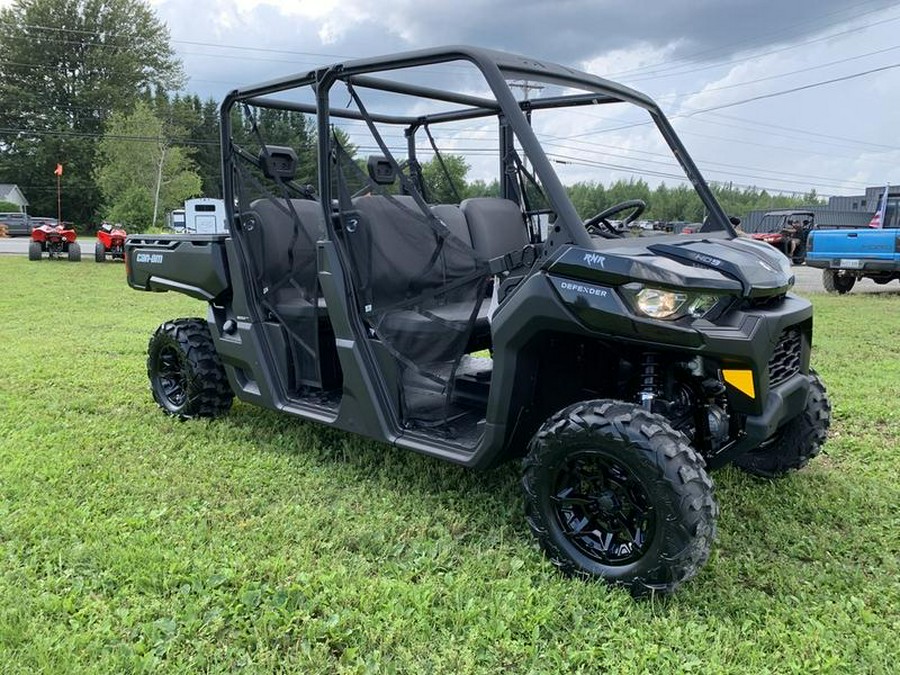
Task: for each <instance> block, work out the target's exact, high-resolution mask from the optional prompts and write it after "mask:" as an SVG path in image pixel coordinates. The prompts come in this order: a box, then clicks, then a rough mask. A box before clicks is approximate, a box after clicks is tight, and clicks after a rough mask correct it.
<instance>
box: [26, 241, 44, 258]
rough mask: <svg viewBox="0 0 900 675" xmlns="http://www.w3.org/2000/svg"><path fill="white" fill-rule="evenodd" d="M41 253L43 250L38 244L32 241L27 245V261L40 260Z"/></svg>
mask: <svg viewBox="0 0 900 675" xmlns="http://www.w3.org/2000/svg"><path fill="white" fill-rule="evenodd" d="M42 253H43V249H42V248H41V244H40V242H37V241H32V242H31V243H29V244H28V259H29V260H40V259H41V255H42Z"/></svg>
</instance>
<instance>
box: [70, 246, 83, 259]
mask: <svg viewBox="0 0 900 675" xmlns="http://www.w3.org/2000/svg"><path fill="white" fill-rule="evenodd" d="M68 253H69V262H81V246H80V245H78V244H75V243H72V244H69V251H68Z"/></svg>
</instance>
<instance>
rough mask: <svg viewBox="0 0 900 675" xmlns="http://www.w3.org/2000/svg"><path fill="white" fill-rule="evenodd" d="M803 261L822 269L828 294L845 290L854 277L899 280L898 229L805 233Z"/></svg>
mask: <svg viewBox="0 0 900 675" xmlns="http://www.w3.org/2000/svg"><path fill="white" fill-rule="evenodd" d="M806 264H807V265H809V266H810V267H818V268H820V269H821V270H822V285H823V286H825V290H826V291H828V292H829V293H839V294H841V295H843V294H844V293H849V292H850V290H851V289H852V288H853V285H854V284H855V283H856V280H857V279H872V280H873V281H874V282H875V283H876V284H887V283H890V282H891V281H893V280H895V279H900V230H897V229H884V230H881V229H868V228H865V229H857V230H832V231H823V230H817V231H815V232H812V233H811V234H810V235H809V239H808V242H807V249H806Z"/></svg>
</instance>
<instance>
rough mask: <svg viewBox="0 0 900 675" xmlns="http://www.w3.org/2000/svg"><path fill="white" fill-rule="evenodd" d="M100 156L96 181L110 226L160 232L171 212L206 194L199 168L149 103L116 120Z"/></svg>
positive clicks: (117, 116)
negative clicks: (172, 138) (121, 224)
mask: <svg viewBox="0 0 900 675" xmlns="http://www.w3.org/2000/svg"><path fill="white" fill-rule="evenodd" d="M98 155H99V158H100V160H101V161H100V164H99V166H98V169H97V172H96V180H97V184H98V185H99V186H100V190H101V192H102V194H103V198H104V213H105V216H106V217H107V218H108V219H109V220H114V221H119V222H124V223H127V224H128V225H130V226H137V227H138V228H147V227H154V226H156V225H157V224H158V223H159V222H160V220H161V215H162V214H163V213H164V212H165V211H168V210H171V209H173V208H176V207H177V206H179V205H180V204H182V203H183V202H184V200H185V199H186V198H188V197H193V196H195V195H198V194H200V190H201V187H202V181H201V179H200V176H199V175H198V174H197V172H196V171H195V165H194V163H193V162H192V161H191V160H190V158H189V157H188V156H187V154H186V153H185V151H184V149H183V148H181V147H178V146H176V145H173V144H172V143H171V141H170V140H169V139H168V137H167V134H166V129H165V126H164V124H163V122H162V121H161V120H160V119H159V118H158V117H156V115H154V114H153V111H152V110H151V109H150V107H149V106H148V105H147V104H146V103H144V102H140V103H138V104H137V106H136V107H135V109H134V112H133V113H131V114H130V115H124V114H122V113H114V114H113V116H112V118H111V119H110V121H109V131H108V132H107V134H106V135H105V136H104V138H103V140H102V141H101V142H100V147H99V149H98Z"/></svg>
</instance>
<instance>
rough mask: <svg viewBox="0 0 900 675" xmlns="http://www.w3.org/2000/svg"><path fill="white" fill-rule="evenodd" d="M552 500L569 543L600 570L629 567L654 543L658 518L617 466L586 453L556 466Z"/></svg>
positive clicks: (637, 485)
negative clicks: (607, 566) (599, 566)
mask: <svg viewBox="0 0 900 675" xmlns="http://www.w3.org/2000/svg"><path fill="white" fill-rule="evenodd" d="M553 492H554V495H553V496H552V497H551V501H552V502H553V504H554V508H555V511H556V514H555V515H556V521H557V523H558V524H559V527H560V528H561V529H562V531H563V532H564V533H565V535H566V536H567V537H568V538H569V541H571V542H572V544H573V545H574V546H575V547H576V548H577V549H578V550H579V551H581V553H583V554H584V555H585V556H587V557H588V558H591V559H593V560H594V561H596V562H597V563H598V564H600V565H628V564H631V563H633V562H635V561H637V560H638V559H639V558H641V556H643V555H644V554H645V553H646V552H647V550H648V548H649V546H650V543H651V542H652V541H653V536H654V533H655V530H656V513H655V511H654V509H653V505H652V504H651V503H650V500H649V498H648V496H647V492H646V491H645V490H644V488H643V486H642V485H641V482H640V481H639V480H637V479H636V478H635V477H634V475H632V473H631V472H630V471H628V469H627V468H625V467H624V466H623V465H622V464H621V463H620V462H617V461H616V460H615V459H612V458H610V457H608V456H605V455H603V454H601V453H598V452H595V451H591V450H585V451H583V452H578V453H574V454H572V455H570V456H569V457H568V458H567V459H566V460H565V462H563V464H562V465H561V466H560V467H559V469H558V472H557V475H556V480H555V486H554V488H553Z"/></svg>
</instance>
